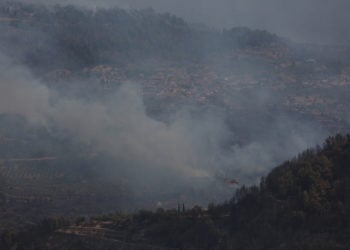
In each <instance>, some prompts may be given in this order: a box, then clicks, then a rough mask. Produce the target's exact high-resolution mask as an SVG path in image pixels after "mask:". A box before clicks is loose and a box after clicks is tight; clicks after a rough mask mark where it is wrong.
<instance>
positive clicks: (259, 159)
mask: <svg viewBox="0 0 350 250" xmlns="http://www.w3.org/2000/svg"><path fill="white" fill-rule="evenodd" d="M0 62H1V64H0V70H1V72H2V75H1V77H0V114H18V115H22V116H24V117H26V118H27V119H28V120H29V121H30V122H31V123H32V124H33V125H35V126H44V127H46V128H48V129H52V128H59V129H61V130H63V131H65V132H66V133H68V134H70V135H71V136H72V137H75V138H76V139H77V140H79V141H80V142H82V143H85V144H88V145H91V146H93V147H94V148H95V149H96V151H98V152H101V153H105V154H108V155H110V156H112V157H113V158H114V159H115V160H116V165H117V167H118V168H125V169H127V170H128V171H129V174H130V176H129V177H130V182H131V185H133V184H135V185H136V182H137V183H138V184H139V183H140V182H143V183H142V184H146V183H145V182H151V183H152V185H155V186H154V187H155V188H157V189H159V186H157V183H162V182H163V180H164V179H167V180H171V182H172V183H173V184H174V183H179V185H182V184H183V183H184V182H185V183H187V184H186V185H188V186H191V185H195V184H193V182H191V180H192V179H206V180H207V181H208V183H211V182H213V181H215V180H216V176H217V175H219V176H228V177H233V178H236V179H238V180H239V181H240V182H241V183H242V184H250V183H255V182H257V181H258V179H259V178H260V176H262V175H264V174H266V173H267V171H268V170H270V169H271V168H272V167H274V166H276V165H277V164H279V163H281V162H282V161H284V160H287V159H289V158H291V157H293V156H295V155H296V154H297V153H299V152H301V151H303V150H305V149H307V148H309V147H312V146H315V145H316V144H317V143H320V142H321V141H322V140H323V138H324V135H325V134H324V133H322V132H321V131H318V130H317V129H315V128H314V127H312V126H311V125H310V124H306V123H305V124H304V123H300V122H297V121H294V120H293V119H291V118H289V117H287V116H280V117H276V120H275V121H274V122H272V123H271V126H269V127H266V128H262V129H263V134H264V136H263V137H261V136H260V137H256V138H252V139H250V141H248V142H246V143H244V144H242V145H239V144H231V145H229V147H227V145H226V146H224V145H225V144H227V141H228V140H230V139H231V138H232V137H233V136H235V133H236V134H240V133H242V132H243V129H249V126H248V124H247V127H246V128H240V129H242V131H241V130H239V129H238V130H237V131H231V130H230V129H229V128H228V127H227V126H226V125H225V122H224V117H223V116H222V115H221V114H216V113H214V112H210V111H208V112H205V113H204V114H201V115H193V114H192V113H191V112H190V111H188V110H187V109H182V110H179V111H178V112H176V113H174V114H172V118H171V119H170V120H171V122H167V123H165V122H162V121H159V120H156V119H154V118H152V117H150V116H149V115H148V114H147V112H146V109H145V105H144V102H143V99H142V95H141V88H140V87H139V86H138V85H137V84H132V83H128V84H124V85H122V86H121V87H120V88H119V89H118V90H117V91H116V93H115V94H114V95H111V96H110V97H109V98H106V99H101V100H95V101H91V100H90V101H88V100H85V99H82V98H73V97H69V98H68V97H65V96H63V95H61V94H58V93H57V92H55V91H53V90H51V89H49V88H48V87H47V86H46V85H44V84H42V83H40V81H38V80H37V79H35V78H34V77H33V76H32V75H31V74H30V72H29V71H28V70H26V69H25V68H24V67H22V66H19V65H14V64H13V63H10V60H9V59H8V58H5V57H4V56H1V60H0ZM257 95H259V93H257ZM241 98H242V99H245V97H241ZM235 99H236V100H235V101H237V98H236V97H235ZM266 99H268V96H267V94H264V98H263V99H261V100H260V101H259V103H258V104H256V103H254V104H253V102H254V100H252V101H251V102H252V103H251V104H249V103H247V101H246V103H245V105H251V106H252V108H254V107H255V105H259V106H263V105H264V102H265V101H267V100H266ZM236 119H237V120H238V119H240V118H239V116H238V115H237V118H236ZM250 122H251V123H254V122H257V121H255V120H252V121H250ZM245 132H247V131H245ZM248 132H249V131H248ZM116 171H117V170H116ZM146 177H147V178H146ZM133 181H134V183H133ZM138 184H137V185H138ZM137 185H136V186H137ZM208 185H209V184H208ZM208 188H209V187H208ZM211 191H212V190H211ZM229 195H231V193H229ZM226 198H228V197H226Z"/></svg>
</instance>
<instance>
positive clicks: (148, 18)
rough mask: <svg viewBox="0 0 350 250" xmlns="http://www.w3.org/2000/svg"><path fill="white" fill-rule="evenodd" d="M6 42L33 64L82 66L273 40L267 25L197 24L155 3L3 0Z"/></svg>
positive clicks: (0, 21)
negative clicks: (134, 6) (88, 5)
mask: <svg viewBox="0 0 350 250" xmlns="http://www.w3.org/2000/svg"><path fill="white" fill-rule="evenodd" d="M0 30H1V43H0V45H1V47H2V48H5V52H7V54H9V55H10V56H11V57H14V58H17V59H18V60H21V61H24V62H25V63H26V64H27V65H29V66H31V67H32V68H41V69H43V68H47V67H49V68H51V69H52V68H82V67H86V66H91V65H94V64H99V63H111V62H112V63H125V62H128V61H133V60H136V59H142V58H147V57H155V58H163V59H175V60H199V59H200V58H202V57H203V56H205V55H206V54H208V53H210V52H212V51H217V50H219V49H223V48H224V49H231V48H235V47H239V48H242V47H249V46H253V47H260V46H271V45H274V44H277V43H278V42H279V38H278V37H277V36H274V35H272V34H270V33H268V32H266V31H258V30H257V31H253V30H250V29H247V28H235V29H232V30H229V31H225V32H218V31H212V30H209V29H208V30H203V29H196V28H193V27H191V26H190V25H188V24H187V23H186V22H185V21H184V20H182V19H181V18H178V17H176V16H173V15H171V14H168V13H166V14H158V13H156V12H154V11H153V10H152V9H145V10H123V9H119V8H113V9H98V10H96V11H92V10H87V9H83V8H78V7H75V6H71V5H69V6H59V5H57V6H54V7H53V6H51V7H48V6H44V5H35V4H26V3H21V2H1V3H0Z"/></svg>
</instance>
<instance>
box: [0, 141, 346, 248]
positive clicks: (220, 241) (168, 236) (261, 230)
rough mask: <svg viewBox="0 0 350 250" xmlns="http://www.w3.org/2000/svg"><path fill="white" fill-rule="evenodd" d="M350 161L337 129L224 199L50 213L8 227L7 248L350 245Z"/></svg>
mask: <svg viewBox="0 0 350 250" xmlns="http://www.w3.org/2000/svg"><path fill="white" fill-rule="evenodd" d="M349 163H350V135H347V136H341V135H337V136H334V137H330V138H328V139H327V141H326V142H325V143H324V145H323V147H319V148H317V149H314V150H308V151H305V152H304V153H302V154H300V155H299V156H298V157H296V158H295V159H292V160H290V161H287V162H285V163H283V164H282V165H280V166H278V167H277V168H275V169H274V170H273V171H272V172H271V173H270V174H268V175H267V176H266V178H263V179H262V181H261V183H260V185H259V186H252V187H241V188H240V189H239V190H237V193H236V195H235V196H234V197H233V198H232V200H231V201H229V202H226V203H225V204H221V205H213V204H211V205H209V206H208V208H207V209H203V208H201V207H194V208H192V209H188V210H186V208H185V207H184V206H182V205H181V206H179V208H178V209H177V210H167V211H165V210H163V209H158V210H157V211H156V212H151V211H140V212H138V213H136V214H130V215H125V214H121V213H114V214H108V215H104V216H99V217H95V218H89V219H86V218H79V219H76V220H75V222H74V223H73V222H69V221H67V220H64V219H50V220H46V221H44V222H43V223H41V224H40V225H38V226H35V227H33V228H31V229H30V230H29V231H25V232H21V233H12V234H11V233H9V232H5V233H3V235H2V247H3V248H4V249H6V248H10V247H13V246H17V247H18V249H38V248H39V249H63V248H64V249H76V248H84V249H92V248H91V247H92V246H93V244H92V242H95V243H96V242H99V244H97V246H99V247H100V248H101V249H103V247H107V246H109V247H117V246H119V247H120V246H121V244H124V245H125V246H128V247H130V248H131V249H132V247H134V248H135V247H136V248H137V249H166V248H170V249H348V248H349V246H350V242H349V238H348V235H349V233H350V169H349ZM43 232H45V233H43ZM89 247H90V248H89ZM95 247H96V244H95Z"/></svg>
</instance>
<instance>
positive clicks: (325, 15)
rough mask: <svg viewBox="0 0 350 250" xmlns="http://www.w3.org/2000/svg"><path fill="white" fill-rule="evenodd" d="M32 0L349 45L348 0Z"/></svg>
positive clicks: (34, 0) (33, 0)
mask: <svg viewBox="0 0 350 250" xmlns="http://www.w3.org/2000/svg"><path fill="white" fill-rule="evenodd" d="M30 1H32V2H43V3H59V4H78V5H83V6H88V7H92V8H96V7H111V6H120V7H122V8H149V7H152V8H154V9H155V10H157V11H160V12H170V13H174V14H176V15H178V16H180V17H183V18H185V19H186V20H188V21H191V22H200V23H204V24H206V25H209V26H213V27H219V28H222V27H226V28H230V27H232V26H248V27H251V28H259V29H266V30H268V31H270V32H274V33H277V34H278V35H281V36H286V37H288V38H291V39H294V40H296V41H300V42H316V43H336V44H348V43H349V42H350V29H349V26H348V23H349V21H350V15H349V14H348V13H349V12H350V2H349V1H347V0H333V1H330V0H295V1H289V0H264V1H261V0H217V1H209V0H176V1H175V0H103V1H92V0H62V1H54V0H50V1H41V0H30Z"/></svg>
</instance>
